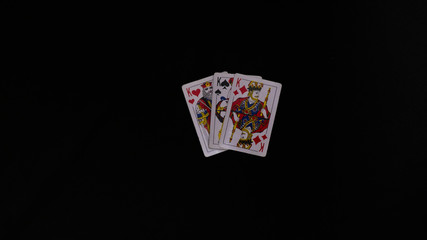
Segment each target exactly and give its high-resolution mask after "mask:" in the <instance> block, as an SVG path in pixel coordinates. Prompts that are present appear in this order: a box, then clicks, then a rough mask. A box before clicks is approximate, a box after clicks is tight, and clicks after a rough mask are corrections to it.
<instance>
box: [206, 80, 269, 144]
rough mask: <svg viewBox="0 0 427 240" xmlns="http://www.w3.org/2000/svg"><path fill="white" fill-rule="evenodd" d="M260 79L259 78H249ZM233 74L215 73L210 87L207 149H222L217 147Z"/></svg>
mask: <svg viewBox="0 0 427 240" xmlns="http://www.w3.org/2000/svg"><path fill="white" fill-rule="evenodd" d="M251 77H254V78H261V77H260V76H251ZM233 78H234V74H230V73H215V74H214V78H213V82H212V86H213V89H212V90H213V94H212V117H211V123H210V134H209V147H210V148H214V149H222V148H221V147H220V145H219V139H220V138H221V134H222V129H223V126H224V125H223V122H224V117H225V113H226V111H227V106H228V98H229V93H230V89H231V86H232V84H233Z"/></svg>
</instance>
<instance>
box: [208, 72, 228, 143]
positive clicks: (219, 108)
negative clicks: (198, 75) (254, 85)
mask: <svg viewBox="0 0 427 240" xmlns="http://www.w3.org/2000/svg"><path fill="white" fill-rule="evenodd" d="M233 77H234V74H229V73H215V74H214V77H213V82H212V83H213V84H212V85H213V86H212V87H213V89H212V91H213V94H212V117H211V119H210V120H211V123H210V126H211V128H210V135H209V147H210V148H214V149H221V147H220V146H219V138H220V137H221V133H222V127H223V125H222V123H223V122H224V117H225V112H226V111H227V105H228V93H229V91H230V89H231V85H232V83H233Z"/></svg>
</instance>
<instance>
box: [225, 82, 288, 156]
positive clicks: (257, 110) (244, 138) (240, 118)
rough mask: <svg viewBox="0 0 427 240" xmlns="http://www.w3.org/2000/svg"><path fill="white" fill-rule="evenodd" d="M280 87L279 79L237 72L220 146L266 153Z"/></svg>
mask: <svg viewBox="0 0 427 240" xmlns="http://www.w3.org/2000/svg"><path fill="white" fill-rule="evenodd" d="M281 88H282V85H281V84H280V83H276V82H271V81H268V80H264V79H259V78H254V77H251V76H246V75H242V74H236V75H235V76H234V80H233V84H232V88H231V90H230V96H229V106H228V108H227V111H226V113H225V116H226V117H225V118H224V123H223V124H224V126H223V132H222V135H223V136H221V139H220V146H221V148H223V149H232V150H235V151H239V152H244V153H248V154H253V155H257V156H262V157H264V156H266V154H267V149H268V144H269V142H270V137H271V131H272V129H273V124H274V118H275V116H276V110H277V105H278V103H279V97H280V91H281Z"/></svg>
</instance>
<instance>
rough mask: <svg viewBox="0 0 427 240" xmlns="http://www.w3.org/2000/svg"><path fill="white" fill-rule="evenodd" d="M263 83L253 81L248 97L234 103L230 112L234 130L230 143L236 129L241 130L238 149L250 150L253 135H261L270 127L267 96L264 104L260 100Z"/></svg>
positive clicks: (249, 87)
mask: <svg viewBox="0 0 427 240" xmlns="http://www.w3.org/2000/svg"><path fill="white" fill-rule="evenodd" d="M262 87H263V84H262V83H257V82H255V81H251V82H250V83H249V85H248V96H247V97H243V98H238V99H237V100H236V101H234V102H233V104H232V106H231V111H230V118H231V119H232V121H233V130H232V133H231V137H230V142H231V140H232V139H233V135H234V132H235V130H236V128H238V129H240V130H241V135H240V139H239V141H238V142H237V146H238V147H242V148H246V149H250V148H251V146H252V142H253V141H252V135H253V134H254V133H260V132H262V131H264V130H265V129H266V128H267V127H268V123H269V121H270V112H269V111H268V108H267V100H268V95H269V94H270V89H268V92H267V96H266V97H265V100H264V102H263V101H260V100H259V96H260V92H261V89H262Z"/></svg>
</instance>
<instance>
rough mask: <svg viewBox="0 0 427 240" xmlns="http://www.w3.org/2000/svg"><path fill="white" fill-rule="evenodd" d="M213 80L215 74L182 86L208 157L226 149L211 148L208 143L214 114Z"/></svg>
mask: <svg viewBox="0 0 427 240" xmlns="http://www.w3.org/2000/svg"><path fill="white" fill-rule="evenodd" d="M212 80H213V76H210V77H206V78H203V79H200V80H197V81H194V82H191V83H187V84H184V85H183V86H182V91H183V93H184V96H185V100H186V102H187V106H188V110H190V115H191V119H192V121H193V124H194V127H195V128H196V132H197V136H198V137H199V141H200V145H201V146H202V150H203V154H204V155H205V156H206V157H210V156H212V155H215V154H218V153H220V152H223V151H224V150H218V149H211V148H209V144H208V142H209V132H210V125H211V116H212V114H211V107H212Z"/></svg>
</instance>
